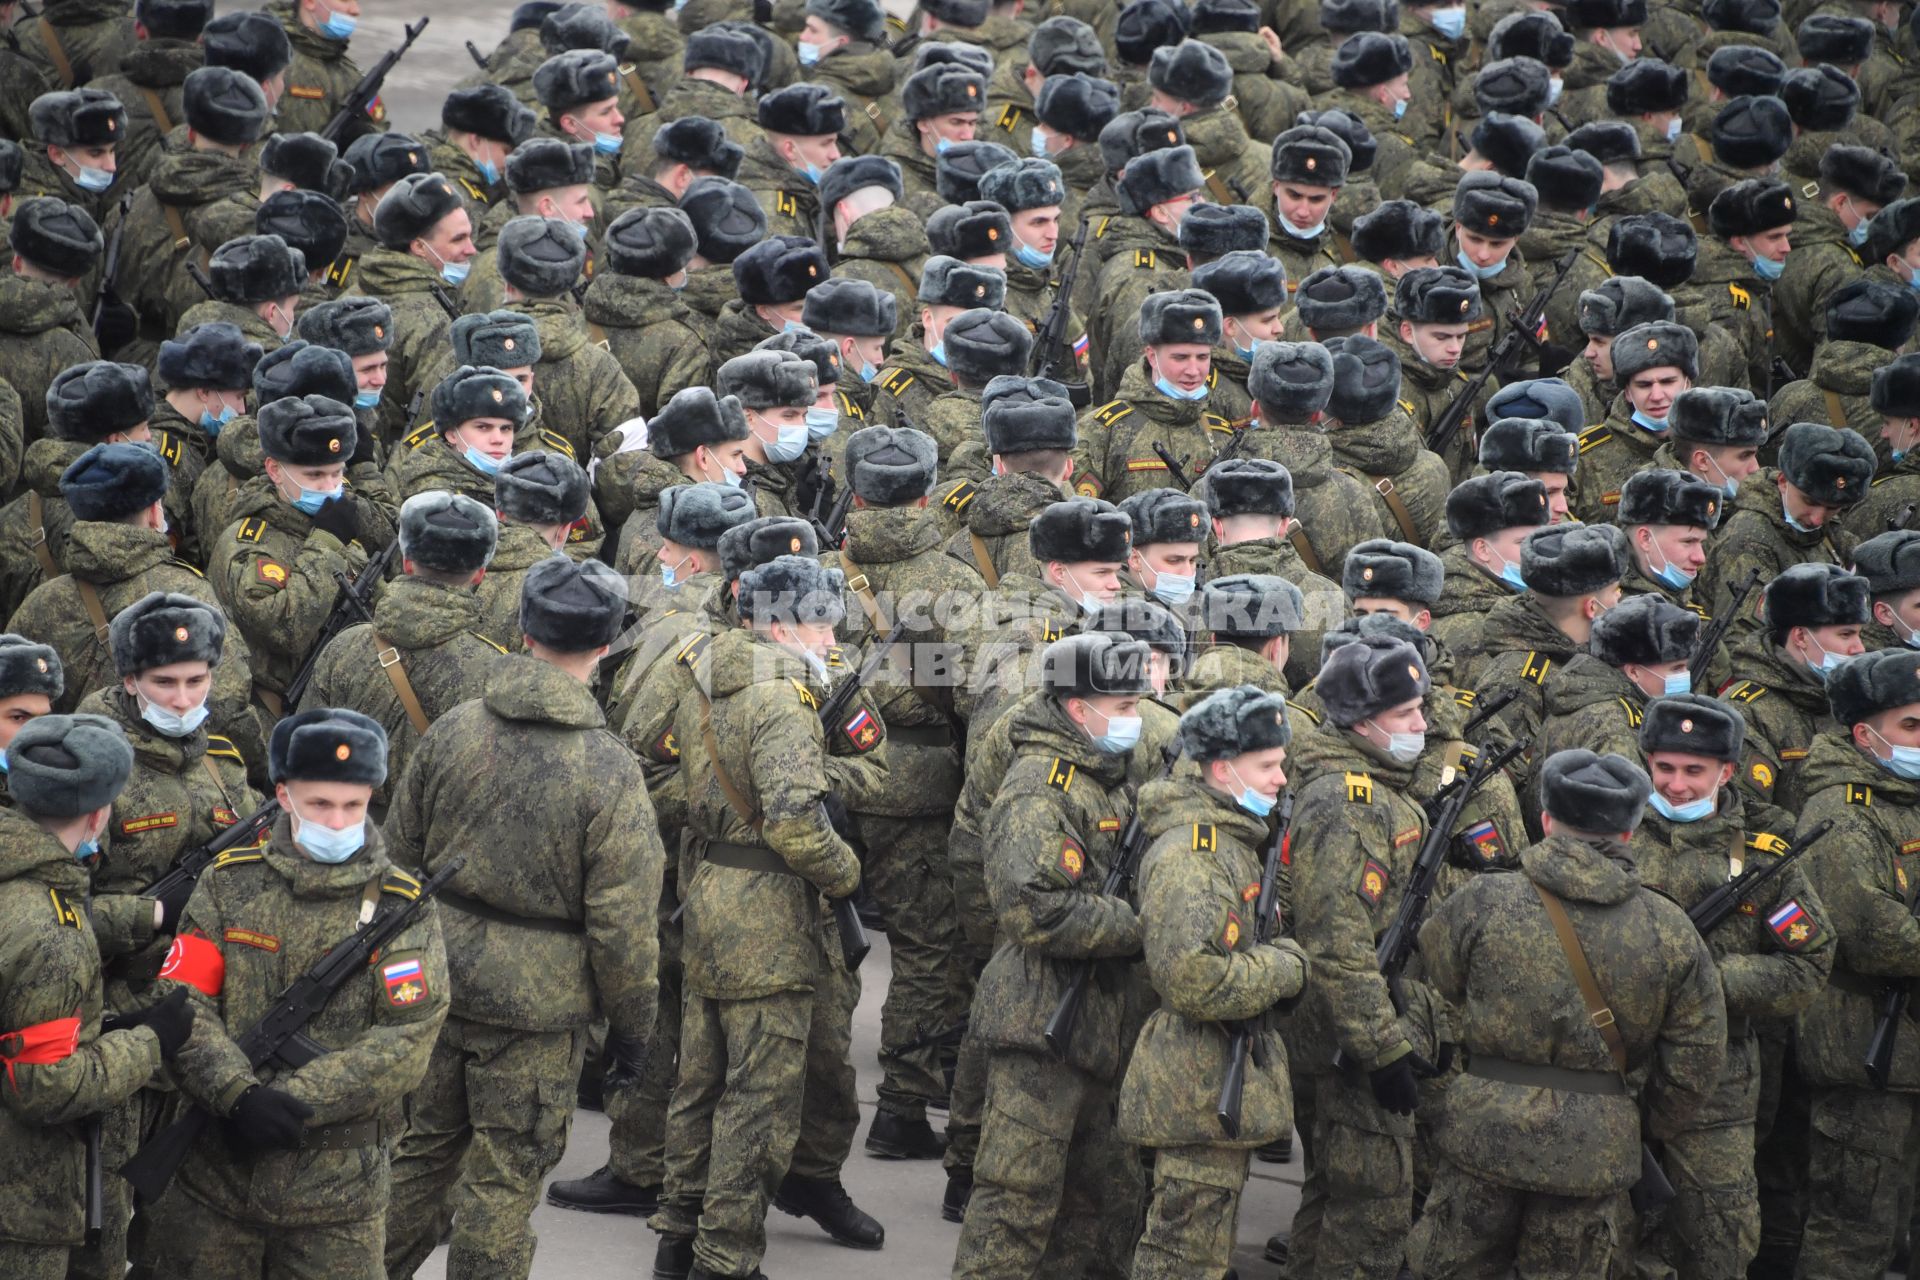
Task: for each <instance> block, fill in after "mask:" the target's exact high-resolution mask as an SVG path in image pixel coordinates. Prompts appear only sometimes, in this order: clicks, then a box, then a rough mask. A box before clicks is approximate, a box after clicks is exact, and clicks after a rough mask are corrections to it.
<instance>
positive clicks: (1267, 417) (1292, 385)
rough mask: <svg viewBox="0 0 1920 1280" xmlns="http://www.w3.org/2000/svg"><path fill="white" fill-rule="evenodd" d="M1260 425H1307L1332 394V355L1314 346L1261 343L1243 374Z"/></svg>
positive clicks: (1325, 405)
mask: <svg viewBox="0 0 1920 1280" xmlns="http://www.w3.org/2000/svg"><path fill="white" fill-rule="evenodd" d="M1247 394H1248V395H1250V396H1252V397H1253V398H1254V399H1255V400H1256V401H1258V402H1259V405H1260V419H1261V421H1262V422H1263V423H1266V424H1268V425H1272V426H1278V425H1281V424H1283V423H1304V422H1310V421H1312V419H1313V415H1314V414H1316V413H1320V412H1322V411H1323V410H1324V409H1326V407H1327V398H1328V397H1329V396H1331V395H1332V394H1333V355H1332V353H1331V352H1329V351H1328V350H1327V349H1326V348H1325V347H1323V346H1321V345H1320V344H1319V343H1317V342H1263V343H1261V344H1260V346H1259V349H1258V350H1256V351H1255V352H1254V354H1253V362H1252V365H1251V367H1250V368H1249V369H1248V370H1247Z"/></svg>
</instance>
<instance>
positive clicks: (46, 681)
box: [0, 632, 131, 765]
mask: <svg viewBox="0 0 1920 1280" xmlns="http://www.w3.org/2000/svg"><path fill="white" fill-rule="evenodd" d="M65 688H66V678H65V673H64V672H62V670H61V668H60V654H59V653H58V652H57V651H55V650H54V649H52V648H51V647H49V646H47V645H44V644H41V643H39V642H38V641H35V640H29V639H27V637H25V636H20V635H14V634H13V633H12V632H8V633H7V634H5V635H0V698H17V697H19V696H20V695H22V694H26V693H38V694H42V695H44V696H45V697H47V698H57V697H59V696H60V694H61V692H62V691H63V690H64V689H65ZM129 765H131V762H129Z"/></svg>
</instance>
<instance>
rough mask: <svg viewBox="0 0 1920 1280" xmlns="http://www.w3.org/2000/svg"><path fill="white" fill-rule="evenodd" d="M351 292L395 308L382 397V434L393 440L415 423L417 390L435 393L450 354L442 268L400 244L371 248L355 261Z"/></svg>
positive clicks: (348, 290)
mask: <svg viewBox="0 0 1920 1280" xmlns="http://www.w3.org/2000/svg"><path fill="white" fill-rule="evenodd" d="M343 292H344V293H346V294H365V295H366V296H368V297H373V298H378V299H380V301H382V302H384V303H386V304H387V306H388V307H390V308H392V311H393V342H392V344H391V345H390V346H389V347H388V348H387V386H386V390H385V391H384V392H383V393H382V394H381V396H380V426H379V432H378V434H379V436H380V438H381V439H382V440H385V441H387V442H388V443H392V442H393V441H395V440H398V439H399V438H400V437H401V436H403V435H405V434H406V432H407V430H408V428H409V427H410V426H411V425H412V424H411V423H409V422H408V421H407V408H408V406H409V405H411V404H412V403H413V397H414V395H415V393H416V392H425V393H426V394H427V395H429V396H431V395H432V394H433V386H434V382H435V381H436V380H437V376H438V371H439V370H441V368H442V366H444V365H446V364H447V362H448V361H449V360H450V359H451V354H450V353H451V351H452V347H451V345H450V344H449V335H450V334H451V333H452V332H453V317H452V316H450V315H448V314H447V311H446V308H445V307H443V306H442V305H441V304H440V302H439V300H438V298H437V297H436V296H435V295H436V292H437V293H438V294H439V295H440V296H443V297H450V296H451V295H450V294H449V291H448V289H447V286H446V285H444V284H443V283H442V282H441V280H440V275H439V272H438V271H437V270H436V269H435V268H434V266H433V264H431V263H429V262H428V261H426V259H424V258H416V257H414V256H413V255H412V254H410V253H406V252H404V251H401V250H398V249H387V248H382V247H376V248H373V249H370V250H369V251H368V252H367V253H366V255H365V256H363V257H361V258H360V259H359V260H358V261H357V263H356V270H355V271H354V272H353V274H352V276H351V277H350V278H349V279H348V281H347V285H346V288H345V289H344V290H343Z"/></svg>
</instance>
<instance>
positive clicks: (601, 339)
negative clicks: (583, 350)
mask: <svg viewBox="0 0 1920 1280" xmlns="http://www.w3.org/2000/svg"><path fill="white" fill-rule="evenodd" d="M587 341H588V342H591V343H592V344H593V345H594V346H596V347H606V348H607V349H608V350H611V349H612V348H611V347H608V346H607V331H606V329H605V328H604V327H603V326H601V325H597V324H595V323H594V322H593V321H591V320H589V321H587Z"/></svg>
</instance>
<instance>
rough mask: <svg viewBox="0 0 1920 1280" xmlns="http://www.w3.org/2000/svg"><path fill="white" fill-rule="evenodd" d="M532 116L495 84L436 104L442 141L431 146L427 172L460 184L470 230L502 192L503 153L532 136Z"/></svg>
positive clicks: (466, 90) (460, 91)
mask: <svg viewBox="0 0 1920 1280" xmlns="http://www.w3.org/2000/svg"><path fill="white" fill-rule="evenodd" d="M534 126H535V117H534V114H533V112H532V111H531V110H529V109H528V108H527V107H525V106H522V105H521V103H520V101H519V100H518V99H517V98H515V97H514V95H513V92H512V91H511V90H509V89H508V88H506V87H505V86H504V85H500V84H481V85H475V86H472V87H471V88H464V89H461V88H457V89H454V90H453V91H452V92H451V93H449V94H447V96H446V99H445V100H444V101H443V102H441V104H440V131H441V135H442V136H441V137H440V138H438V139H434V140H433V141H432V144H431V147H432V159H431V162H430V167H431V168H433V169H435V170H437V171H439V172H440V173H444V174H446V175H447V177H449V178H451V179H453V181H454V182H456V183H457V184H459V187H460V193H461V195H463V196H465V197H466V202H467V217H468V219H469V220H470V221H471V222H472V223H473V225H474V226H475V227H478V226H479V225H480V219H481V217H482V216H483V215H484V214H485V213H486V211H487V209H488V207H489V206H491V205H493V204H496V203H498V202H500V201H501V200H502V199H503V198H504V197H505V195H506V194H507V193H506V191H505V190H504V189H503V188H502V186H501V178H502V176H503V174H504V170H505V168H506V163H507V156H508V153H510V152H512V151H513V150H514V149H515V148H517V147H518V146H519V145H520V144H521V143H523V142H525V141H527V140H528V139H529V138H531V137H532V136H533V131H534Z"/></svg>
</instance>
